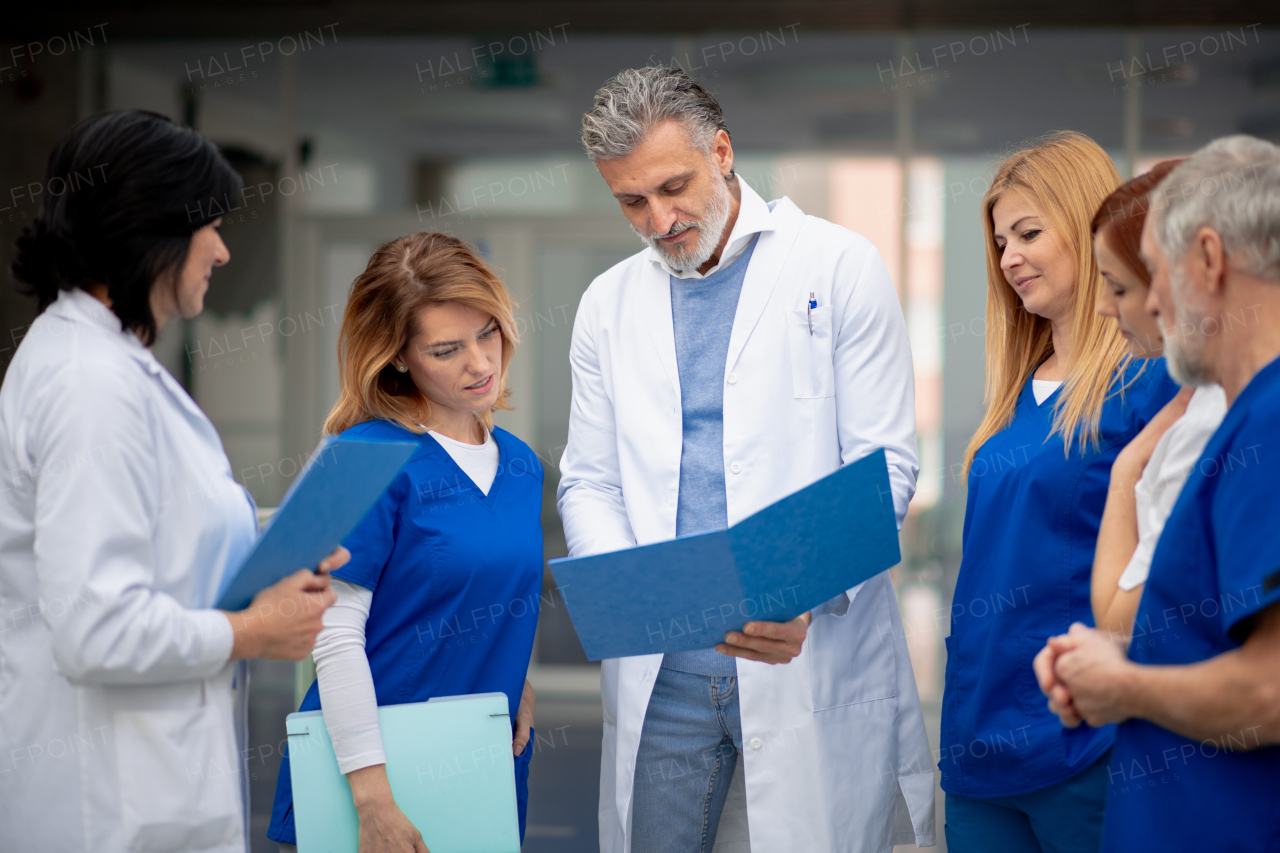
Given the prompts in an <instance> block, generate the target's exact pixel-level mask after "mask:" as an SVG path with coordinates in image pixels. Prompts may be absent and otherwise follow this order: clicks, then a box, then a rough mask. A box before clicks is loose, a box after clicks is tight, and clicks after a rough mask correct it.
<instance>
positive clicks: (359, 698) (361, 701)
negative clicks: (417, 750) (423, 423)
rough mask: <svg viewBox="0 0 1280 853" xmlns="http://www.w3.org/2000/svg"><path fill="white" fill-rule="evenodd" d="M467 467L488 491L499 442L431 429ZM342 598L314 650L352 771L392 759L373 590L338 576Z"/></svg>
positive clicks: (343, 767) (346, 769) (334, 732)
mask: <svg viewBox="0 0 1280 853" xmlns="http://www.w3.org/2000/svg"><path fill="white" fill-rule="evenodd" d="M429 432H430V434H431V437H432V438H434V439H435V440H436V441H437V442H439V443H440V446H441V447H443V448H444V449H445V451H446V452H447V453H448V454H449V456H450V457H451V458H452V459H453V461H454V462H455V463H456V464H457V466H458V467H459V468H461V469H462V471H463V473H464V474H466V475H467V476H468V477H470V478H471V481H472V482H473V483H475V484H476V487H477V488H479V489H480V491H481V492H483V493H484V494H486V495H488V494H489V489H490V487H491V486H492V485H493V480H494V478H495V477H496V476H497V474H498V444H497V442H495V441H494V440H493V433H490V432H486V434H485V442H484V444H467V443H465V442H461V441H456V440H454V439H452V438H449V437H447V436H443V435H440V433H438V432H436V431H435V430H430V431H429ZM333 590H334V592H335V593H336V594H337V600H336V601H335V602H334V603H333V606H332V607H330V608H329V609H328V610H326V611H325V612H324V616H323V617H322V618H323V622H324V628H323V629H322V630H321V631H320V635H319V636H318V637H316V645H315V648H314V649H313V650H312V652H311V656H312V658H314V659H315V662H316V679H317V680H318V681H319V682H320V704H321V706H322V707H323V708H324V722H325V725H326V726H328V728H329V739H330V740H332V741H333V751H334V753H335V754H336V755H337V758H338V769H339V770H340V771H341V772H342V773H344V774H346V773H350V772H351V771H353V770H359V769H360V768H362V767H370V766H372V765H375V764H386V763H387V754H386V752H385V751H384V750H383V748H382V729H381V728H380V727H379V725H378V699H377V694H376V693H375V692H374V689H373V673H372V672H371V671H370V669H369V658H368V656H367V655H366V654H365V650H364V643H365V636H364V626H365V622H367V621H368V619H369V605H370V604H371V603H372V602H373V592H372V591H371V590H368V589H365V588H364V587H362V586H357V585H356V584H353V583H348V582H347V581H343V580H338V579H337V578H334V579H333Z"/></svg>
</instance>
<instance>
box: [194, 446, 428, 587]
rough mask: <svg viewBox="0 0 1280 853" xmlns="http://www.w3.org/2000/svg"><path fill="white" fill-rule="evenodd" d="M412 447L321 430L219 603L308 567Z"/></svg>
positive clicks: (356, 518)
mask: <svg viewBox="0 0 1280 853" xmlns="http://www.w3.org/2000/svg"><path fill="white" fill-rule="evenodd" d="M417 448H418V445H417V444H415V443H414V442H410V441H363V440H360V439H353V438H339V437H337V436H327V437H326V438H325V439H324V440H323V441H321V442H320V445H319V447H317V448H316V452H315V453H314V454H312V456H311V459H310V460H309V461H308V462H307V465H306V467H305V468H304V469H303V471H302V473H300V474H299V475H298V477H297V478H296V479H295V480H294V481H293V484H292V485H291V486H290V487H289V490H288V491H287V492H285V495H284V499H283V500H282V501H281V502H280V508H279V509H278V510H276V513H275V515H273V516H272V517H271V521H270V522H268V524H267V529H266V530H265V531H263V533H262V535H261V536H260V537H259V538H258V542H257V544H256V545H254V548H253V551H251V552H250V553H249V556H248V557H247V558H245V561H244V563H243V564H242V565H241V566H240V567H239V568H238V569H236V570H235V571H234V572H231V571H229V572H227V574H226V576H225V577H224V578H223V579H222V588H221V589H220V590H219V591H218V603H217V604H216V605H214V606H215V607H217V608H218V609H219V610H230V611H235V610H243V609H244V608H246V607H248V606H249V602H250V601H252V600H253V597H254V596H255V595H257V594H258V592H260V591H261V590H264V589H266V588H267V587H269V586H271V585H272V584H274V583H276V582H277V581H279V580H280V579H282V578H285V577H288V576H289V575H291V574H293V573H294V572H296V571H297V570H298V569H314V568H315V567H316V566H318V565H319V564H320V561H321V560H323V559H324V558H325V557H327V556H329V554H331V553H333V549H335V548H337V547H338V545H340V544H341V543H342V540H343V539H346V538H347V534H349V533H350V532H351V531H352V530H354V529H355V528H356V525H357V524H359V523H360V519H362V518H364V516H365V513H367V512H368V511H369V508H370V507H371V506H373V504H374V503H375V502H376V501H377V500H378V498H380V497H381V496H382V493H383V492H384V491H386V489H387V486H389V485H391V481H392V480H393V479H395V476H396V474H397V473H398V472H399V471H400V468H401V467H402V466H403V465H404V463H405V462H408V461H409V457H410V456H412V455H413V452H414V451H415V450H416V449H417Z"/></svg>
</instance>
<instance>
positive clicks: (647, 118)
mask: <svg viewBox="0 0 1280 853" xmlns="http://www.w3.org/2000/svg"><path fill="white" fill-rule="evenodd" d="M664 121H676V122H679V123H680V125H681V126H682V127H683V128H684V130H685V132H686V133H687V134H688V135H689V141H690V142H691V143H693V145H694V146H695V147H696V148H698V149H699V150H700V151H702V152H703V153H704V154H709V153H710V151H711V140H712V139H714V138H715V135H716V131H717V130H723V131H724V132H725V133H728V132H729V128H727V127H726V126H725V123H724V115H723V114H722V113H721V112H720V104H718V103H716V99H715V98H714V97H712V96H711V93H709V92H708V91H707V90H706V89H704V88H702V86H700V85H699V84H698V82H697V81H696V80H694V79H693V78H692V77H690V76H689V75H688V74H686V73H684V71H683V70H681V69H680V68H678V67H672V68H668V67H667V66H664V65H650V66H648V67H645V68H628V69H627V70H625V71H620V72H618V73H617V74H616V75H615V76H614V77H613V78H612V79H610V80H609V82H608V83H605V84H604V85H603V86H601V87H600V91H598V92H596V97H595V103H593V104H592V105H591V109H589V110H587V112H586V114H585V115H583V117H582V147H583V148H585V149H587V156H588V157H589V158H591V162H593V163H594V162H595V161H597V160H612V159H614V158H615V157H625V156H627V155H628V154H630V153H631V152H632V151H634V150H636V147H637V146H639V145H640V143H641V142H642V141H643V140H644V138H645V135H646V134H648V133H649V131H650V130H652V129H653V128H654V127H655V126H657V125H658V124H661V123H662V122H664Z"/></svg>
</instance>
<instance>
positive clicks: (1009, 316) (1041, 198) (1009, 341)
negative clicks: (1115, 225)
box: [964, 131, 1128, 473]
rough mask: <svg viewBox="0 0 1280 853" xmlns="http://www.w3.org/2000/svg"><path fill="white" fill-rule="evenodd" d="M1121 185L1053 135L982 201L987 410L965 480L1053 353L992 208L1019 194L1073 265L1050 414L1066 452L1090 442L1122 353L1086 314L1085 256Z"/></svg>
mask: <svg viewBox="0 0 1280 853" xmlns="http://www.w3.org/2000/svg"><path fill="white" fill-rule="evenodd" d="M1119 185H1120V173H1119V172H1117V171H1116V167H1115V164H1114V163H1112V162H1111V158H1110V157H1108V156H1107V153H1106V152H1105V151H1103V150H1102V148H1101V147H1100V146H1099V145H1098V143H1096V142H1094V141H1093V140H1092V139H1090V138H1089V137H1087V136H1085V135H1084V134H1083V133H1075V132H1070V131H1066V132H1060V133H1054V134H1051V135H1049V136H1046V137H1044V138H1043V139H1040V140H1037V141H1036V143H1035V144H1034V145H1033V146H1031V147H1029V148H1026V149H1024V150H1022V151H1019V152H1017V153H1015V154H1012V155H1011V156H1009V157H1008V158H1006V159H1005V160H1004V162H1003V163H1001V164H1000V167H999V169H998V170H997V171H996V175H995V177H994V178H993V179H992V181H991V187H990V188H989V189H988V190H987V193H986V195H985V196H984V197H983V199H982V210H983V219H982V229H983V233H984V234H985V236H986V241H987V379H986V393H985V394H984V398H985V401H986V404H987V412H986V414H985V415H984V416H983V418H982V423H981V424H980V425H979V426H978V431H977V432H975V433H974V434H973V438H971V439H970V440H969V446H968V448H967V449H966V450H965V454H964V469H965V472H966V473H967V472H968V470H969V466H970V465H972V464H973V458H974V456H975V455H976V454H977V452H978V449H979V448H980V447H982V445H983V444H985V443H986V441H987V439H989V438H991V436H993V435H995V434H996V433H998V432H1000V431H1001V430H1003V429H1004V428H1005V427H1006V426H1008V425H1009V422H1010V421H1011V420H1013V413H1014V410H1015V409H1016V408H1017V405H1018V397H1019V395H1020V394H1021V393H1022V389H1023V387H1024V386H1025V385H1026V383H1027V379H1028V378H1029V377H1030V376H1031V374H1032V372H1033V371H1035V369H1036V367H1037V366H1038V365H1039V364H1040V362H1042V361H1044V360H1045V359H1046V358H1048V357H1049V356H1050V355H1051V354H1052V353H1053V339H1052V336H1051V329H1050V325H1049V321H1048V320H1047V319H1045V318H1044V317H1040V316H1037V315H1035V314H1032V313H1030V312H1028V311H1027V310H1026V309H1025V308H1023V307H1022V300H1021V299H1019V298H1018V295H1017V293H1016V292H1015V291H1014V289H1013V288H1012V287H1011V286H1010V285H1009V283H1008V281H1006V280H1005V277H1004V271H1003V270H1001V269H1000V254H1001V252H1000V249H999V247H997V246H996V241H995V226H994V224H993V223H992V219H991V211H992V208H994V207H995V204H996V202H997V201H999V200H1000V199H1001V198H1002V197H1003V196H1004V195H1006V194H1007V193H1020V194H1022V196H1023V197H1024V198H1026V199H1027V200H1028V201H1029V202H1031V203H1032V204H1034V205H1035V206H1036V207H1037V208H1038V209H1039V210H1040V212H1041V213H1042V214H1043V215H1044V216H1045V217H1046V218H1047V219H1048V220H1049V223H1050V226H1051V227H1052V229H1053V231H1054V232H1055V233H1056V234H1057V235H1058V237H1059V239H1061V241H1062V243H1063V245H1064V246H1065V247H1066V249H1067V251H1068V252H1070V253H1071V255H1072V257H1074V258H1075V262H1076V286H1075V290H1074V292H1073V295H1072V315H1071V363H1070V364H1068V365H1067V371H1068V373H1067V380H1066V382H1065V383H1064V386H1063V389H1062V394H1061V395H1059V398H1058V402H1057V405H1056V407H1055V410H1054V419H1053V432H1054V433H1057V434H1060V435H1062V436H1063V444H1064V445H1066V450H1067V452H1068V453H1070V452H1071V448H1072V445H1073V444H1074V443H1075V442H1076V441H1078V442H1079V445H1078V446H1079V449H1080V451H1081V452H1087V451H1088V449H1089V448H1090V447H1097V445H1098V441H1099V438H1098V428H1099V421H1100V419H1101V417H1102V404H1103V402H1104V401H1105V400H1106V399H1107V397H1108V395H1109V393H1110V389H1111V386H1112V383H1113V382H1114V380H1115V376H1116V372H1117V370H1118V369H1119V368H1120V366H1121V363H1122V362H1124V361H1125V360H1126V356H1127V353H1128V347H1126V346H1125V343H1124V339H1123V338H1122V337H1121V336H1120V328H1119V326H1117V325H1116V323H1115V322H1114V321H1112V320H1110V319H1107V318H1104V317H1101V316H1099V314H1098V313H1097V311H1096V310H1094V304H1095V303H1096V301H1097V298H1098V293H1099V291H1100V289H1101V287H1102V276H1101V275H1099V273H1098V264H1097V261H1096V260H1095V259H1094V257H1093V238H1092V233H1091V227H1090V226H1091V224H1092V222H1093V216H1094V213H1095V211H1097V209H1098V207H1099V205H1101V204H1102V201H1103V200H1104V199H1105V198H1106V197H1107V196H1108V195H1109V194H1110V193H1111V191H1112V190H1114V189H1115V188H1116V187H1118V186H1119Z"/></svg>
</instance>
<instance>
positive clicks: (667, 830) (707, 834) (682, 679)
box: [631, 667, 742, 853]
mask: <svg viewBox="0 0 1280 853" xmlns="http://www.w3.org/2000/svg"><path fill="white" fill-rule="evenodd" d="M741 753H742V719H741V717H740V716H739V714H738V679H737V677H736V676H726V677H721V676H711V675H694V674H693V673H690V672H678V671H676V670H674V669H667V668H665V667H664V668H662V669H660V670H658V680H657V682H656V683H655V684H654V685H653V694H652V695H651V696H650V697H649V708H648V710H647V711H646V712H645V715H644V728H643V729H642V730H641V732H640V751H639V754H638V755H637V756H636V775H635V782H634V788H633V789H632V790H633V793H632V800H631V812H632V816H631V833H632V841H631V851H632V853H705V851H708V850H710V849H711V847H712V845H714V844H715V843H716V827H717V825H718V824H719V823H720V812H721V811H722V810H723V809H724V803H725V799H726V798H727V797H728V794H729V784H730V783H731V782H732V781H733V772H734V769H735V768H736V767H737V761H738V756H739V755H740V754H741Z"/></svg>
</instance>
